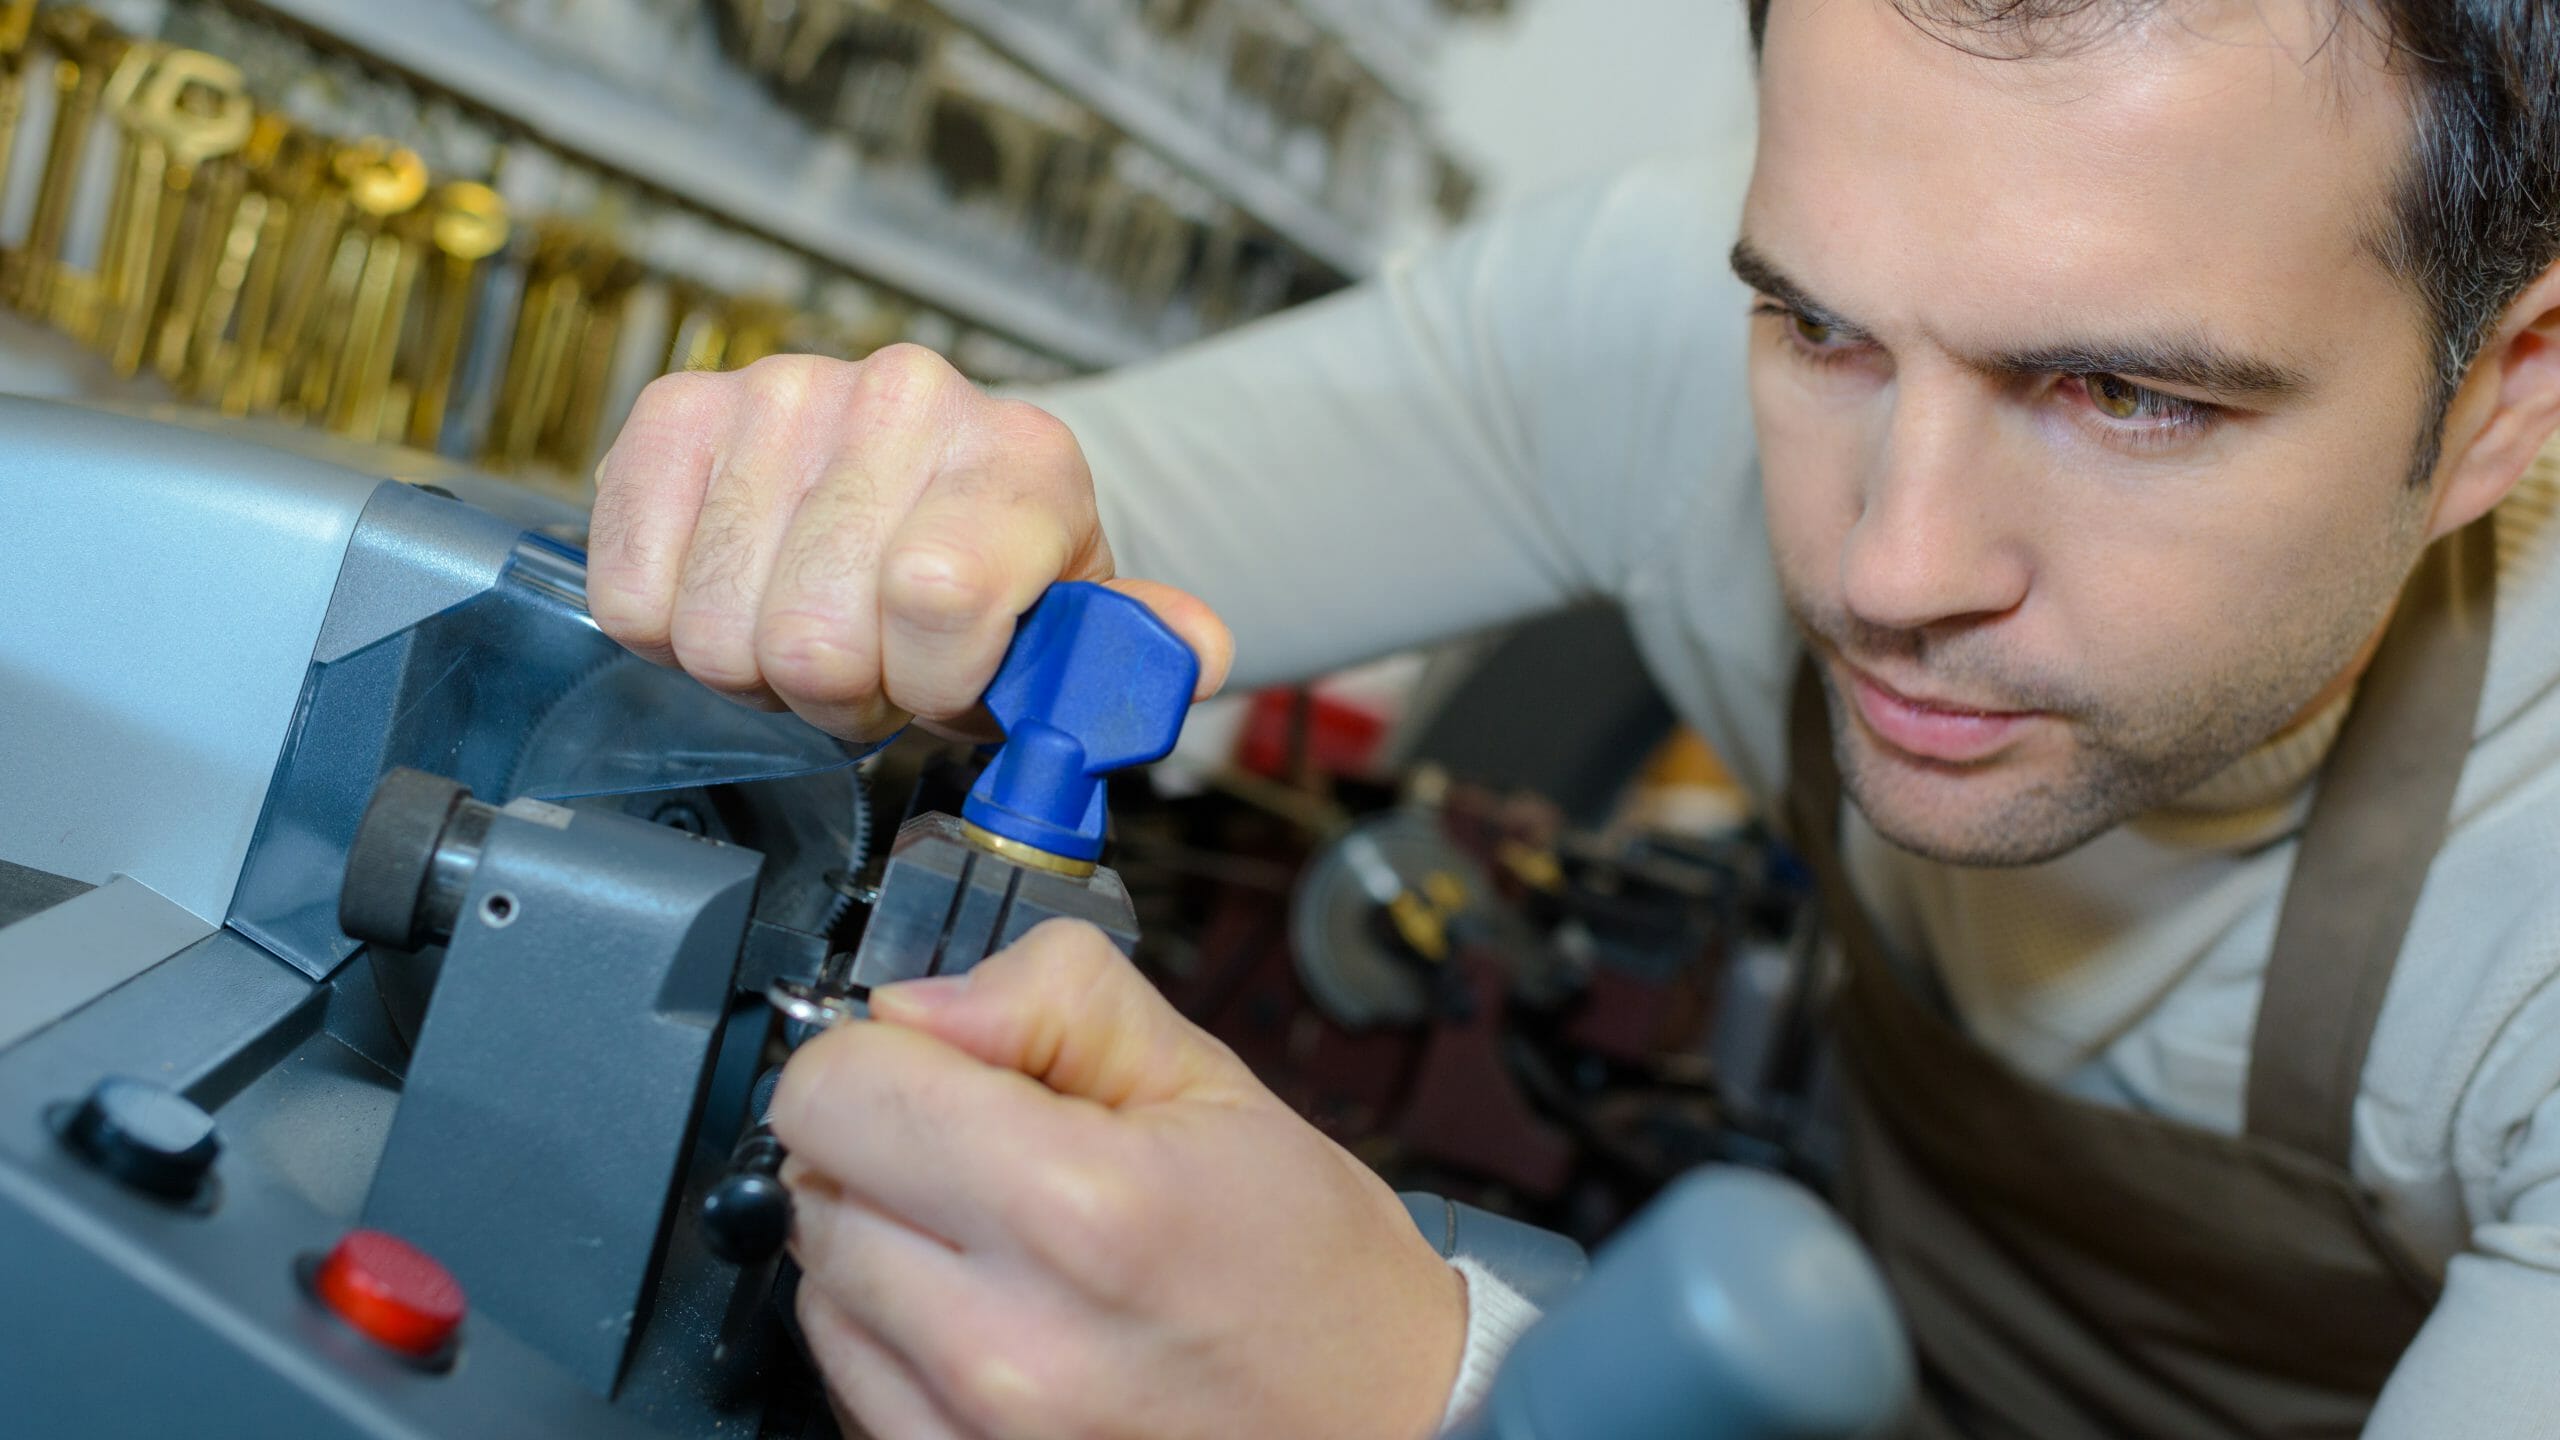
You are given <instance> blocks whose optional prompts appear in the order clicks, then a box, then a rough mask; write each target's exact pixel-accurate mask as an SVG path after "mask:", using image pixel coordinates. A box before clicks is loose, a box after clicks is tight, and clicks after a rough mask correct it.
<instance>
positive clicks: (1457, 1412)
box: [1440, 1256, 1538, 1432]
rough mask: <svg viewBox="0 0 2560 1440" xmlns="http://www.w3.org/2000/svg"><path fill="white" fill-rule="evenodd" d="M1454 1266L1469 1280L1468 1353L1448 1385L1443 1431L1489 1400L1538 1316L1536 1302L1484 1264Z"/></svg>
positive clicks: (1456, 1261)
mask: <svg viewBox="0 0 2560 1440" xmlns="http://www.w3.org/2000/svg"><path fill="white" fill-rule="evenodd" d="M1449 1268H1450V1269H1452V1270H1455V1271H1457V1272H1458V1275H1459V1278H1461V1279H1463V1280H1465V1281H1466V1282H1467V1353H1466V1359H1465V1360H1464V1361H1463V1362H1462V1363H1461V1364H1460V1365H1459V1366H1458V1383H1457V1384H1455V1385H1453V1386H1451V1387H1450V1388H1449V1408H1448V1409H1447V1410H1446V1411H1444V1412H1443V1413H1442V1414H1441V1416H1440V1428H1441V1429H1442V1430H1443V1431H1444V1432H1445V1431H1446V1430H1447V1429H1448V1428H1449V1427H1450V1426H1452V1425H1455V1424H1456V1423H1458V1421H1460V1420H1461V1419H1464V1418H1465V1417H1466V1415H1467V1413H1468V1412H1469V1411H1471V1410H1473V1409H1475V1408H1476V1406H1477V1404H1478V1403H1480V1402H1481V1401H1482V1400H1483V1399H1484V1396H1485V1392H1486V1391H1488V1390H1490V1389H1492V1388H1493V1376H1494V1372H1495V1371H1497V1370H1499V1369H1501V1368H1502V1358H1503V1357H1504V1356H1505V1355H1508V1354H1510V1353H1511V1347H1512V1346H1513V1345H1514V1344H1516V1343H1518V1341H1519V1339H1520V1336H1521V1335H1522V1333H1523V1332H1525V1331H1527V1330H1528V1328H1529V1327H1530V1326H1531V1325H1534V1324H1536V1323H1537V1320H1538V1307H1537V1306H1535V1305H1532V1304H1530V1303H1529V1302H1528V1301H1527V1300H1525V1299H1522V1298H1521V1296H1520V1292H1519V1291H1517V1290H1514V1289H1512V1288H1511V1287H1510V1286H1508V1285H1506V1284H1504V1283H1502V1280H1501V1278H1500V1277H1499V1276H1496V1275H1495V1274H1494V1273H1493V1272H1492V1271H1490V1270H1487V1269H1486V1268H1484V1267H1483V1266H1482V1265H1479V1264H1477V1263H1476V1262H1475V1261H1473V1260H1469V1259H1466V1258H1465V1257H1463V1256H1461V1257H1459V1258H1457V1259H1454V1260H1451V1261H1450V1262H1449Z"/></svg>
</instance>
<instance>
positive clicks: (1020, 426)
mask: <svg viewBox="0 0 2560 1440" xmlns="http://www.w3.org/2000/svg"><path fill="white" fill-rule="evenodd" d="M987 426H988V428H989V429H990V430H992V431H994V432H995V433H996V434H998V435H1000V436H1001V437H1003V439H1004V441H1005V442H1006V449H1007V450H1008V451H1010V452H1012V453H1013V454H1016V455H1023V456H1033V457H1048V456H1056V455H1061V454H1064V455H1081V454H1082V453H1083V452H1082V447H1081V446H1079V445H1078V444H1077V443H1076V436H1075V432H1074V431H1073V430H1070V429H1068V428H1067V422H1066V421H1064V420H1061V419H1059V418H1058V417H1057V416H1055V415H1052V414H1050V413H1049V412H1048V411H1046V410H1043V409H1041V408H1040V407H1039V406H1037V405H1034V404H1032V403H1031V402H1030V401H1028V400H992V401H989V402H988V420H987Z"/></svg>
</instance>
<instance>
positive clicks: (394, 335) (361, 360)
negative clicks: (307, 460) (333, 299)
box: [305, 144, 427, 440]
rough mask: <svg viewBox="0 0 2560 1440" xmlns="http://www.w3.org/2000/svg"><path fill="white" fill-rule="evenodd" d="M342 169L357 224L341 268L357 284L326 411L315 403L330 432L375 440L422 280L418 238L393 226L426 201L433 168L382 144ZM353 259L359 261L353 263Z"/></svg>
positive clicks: (344, 153) (338, 334)
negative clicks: (403, 328)
mask: <svg viewBox="0 0 2560 1440" xmlns="http://www.w3.org/2000/svg"><path fill="white" fill-rule="evenodd" d="M336 166H337V171H338V178H339V179H340V180H342V181H344V182H345V184H346V187H347V199H348V204H349V207H350V211H351V213H352V214H353V216H354V219H355V223H354V224H353V225H352V226H350V227H349V229H348V232H347V236H346V238H345V240H343V241H342V242H341V247H342V248H341V250H340V264H341V265H342V266H343V265H345V264H348V263H352V264H353V265H354V272H353V276H354V285H353V288H352V289H351V290H349V291H347V292H346V294H345V297H344V301H343V303H344V305H345V310H344V314H345V323H344V326H343V328H341V327H340V326H339V325H338V324H337V323H335V321H334V319H333V322H332V324H331V325H330V328H329V334H330V335H331V336H332V337H334V338H336V339H337V341H338V345H339V351H338V357H337V363H336V365H335V366H334V367H333V368H332V371H331V375H330V380H329V387H328V390H327V408H326V409H325V411H324V410H323V409H322V407H321V405H320V404H319V403H317V402H316V400H315V401H313V402H311V403H310V408H311V410H312V412H313V413H315V414H321V415H323V416H324V418H325V419H326V421H327V423H328V425H329V428H331V429H333V430H337V431H340V432H341V433H344V434H348V435H352V436H354V437H356V438H357V439H360V440H372V439H374V438H375V437H377V436H378V435H380V434H381V433H382V429H383V425H384V407H385V402H386V401H387V400H388V399H389V398H390V397H389V394H388V391H389V387H390V384H391V378H392V362H393V361H394V359H395V358H396V357H397V355H398V351H399V345H400V325H401V321H402V319H403V318H404V317H405V316H406V315H407V314H408V311H409V292H410V290H411V289H412V288H413V287H414V286H415V285H416V283H417V276H418V246H417V244H416V243H415V238H414V237H413V236H412V235H411V234H409V233H407V231H406V230H404V228H403V227H401V226H399V225H397V224H395V223H393V222H394V221H396V220H397V219H398V218H399V217H401V216H404V215H407V214H408V213H410V212H411V211H412V210H414V209H416V208H417V205H418V202H419V201H421V200H423V199H425V198H426V194H427V167H426V162H424V161H422V160H420V159H419V158H418V156H417V154H416V152H414V151H410V150H405V149H393V148H390V147H389V146H387V145H381V144H374V145H359V146H350V147H347V148H344V149H341V150H340V151H339V152H338V158H337V161H336ZM349 255H353V256H355V257H356V259H355V260H354V261H353V262H348V261H347V259H346V257H347V256H349ZM335 279H336V277H334V276H333V277H332V281H333V284H334V283H335ZM313 373H315V374H316V373H317V372H316V371H315V372H313ZM305 393H306V395H316V394H317V392H314V391H306V392H305ZM400 408H401V409H403V410H405V409H406V408H407V407H406V405H405V404H404V405H402V406H401V407H400Z"/></svg>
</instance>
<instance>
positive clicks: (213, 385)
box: [154, 114, 293, 398]
mask: <svg viewBox="0 0 2560 1440" xmlns="http://www.w3.org/2000/svg"><path fill="white" fill-rule="evenodd" d="M292 131H293V124H292V122H291V121H289V120H286V119H285V118H284V117H283V116H281V115H273V114H266V115H260V116H258V117H257V119H256V120H255V122H254V123H252V124H251V126H250V128H249V138H248V139H247V140H246V141H245V142H243V143H242V145H241V147H240V156H239V159H238V162H237V163H235V164H233V165H230V166H227V167H225V173H224V179H223V182H222V183H223V185H224V196H223V197H222V198H219V199H217V200H216V201H215V202H214V204H213V205H212V206H211V207H210V209H209V213H208V215H207V218H206V222H205V229H204V232H203V234H202V236H201V238H200V239H199V241H198V244H197V250H198V252H199V258H200V259H201V262H202V264H203V267H204V281H203V285H202V287H201V288H200V289H199V290H197V291H196V292H195V295H194V299H193V301H192V309H191V310H190V309H188V308H185V303H186V302H185V301H184V298H183V297H180V298H178V299H173V300H172V302H171V304H170V307H169V318H168V321H167V323H166V324H165V325H164V326H163V328H162V330H161V332H160V343H159V348H158V352H157V354H156V355H155V357H154V364H156V365H157V366H158V368H159V370H160V373H161V374H162V375H163V376H165V377H167V378H168V379H169V381H170V382H171V383H173V384H175V385H177V386H178V387H179V388H181V389H182V390H185V391H187V392H189V393H192V394H195V395H197V396H200V397H208V398H210V397H212V396H216V395H218V394H219V393H220V391H221V388H222V384H223V381H224V379H225V377H226V376H227V375H228V373H229V369H230V364H231V357H232V356H233V354H234V353H236V351H235V347H234V345H233V342H232V340H231V338H230V336H231V326H232V322H233V320H235V319H236V318H238V317H239V316H240V313H241V302H242V299H243V296H244V294H245V293H246V291H247V289H248V285H249V277H250V274H251V272H252V271H253V270H254V269H255V268H256V265H257V261H258V258H259V248H258V247H259V244H260V242H261V241H262V240H265V239H267V237H268V235H269V231H270V228H271V227H270V225H269V220H270V218H271V217H274V216H276V215H277V213H278V212H277V208H276V207H277V204H278V201H277V199H276V196H275V194H274V190H273V178H272V177H273V174H274V171H275V167H276V165H277V162H278V160H279V158H280V156H281V154H282V152H283V150H284V147H285V142H286V139H287V137H288V136H290V135H291V133H292ZM274 228H277V229H279V230H280V229H281V227H280V226H279V227H274ZM271 248H272V247H271Z"/></svg>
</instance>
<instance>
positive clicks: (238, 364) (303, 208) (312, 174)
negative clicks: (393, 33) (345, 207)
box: [205, 120, 337, 415]
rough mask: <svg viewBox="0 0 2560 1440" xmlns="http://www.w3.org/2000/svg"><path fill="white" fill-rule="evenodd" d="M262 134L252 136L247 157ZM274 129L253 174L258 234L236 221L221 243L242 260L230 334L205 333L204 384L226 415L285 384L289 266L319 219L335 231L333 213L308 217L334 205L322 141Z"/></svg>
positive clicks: (243, 410)
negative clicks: (283, 317)
mask: <svg viewBox="0 0 2560 1440" xmlns="http://www.w3.org/2000/svg"><path fill="white" fill-rule="evenodd" d="M266 133H269V132H265V131H261V132H259V135H253V137H252V139H251V142H250V143H251V147H252V155H253V157H254V156H255V155H256V153H257V147H258V145H259V143H260V135H264V134H266ZM272 134H273V138H274V142H275V149H274V153H273V154H272V155H269V156H267V157H266V158H265V160H264V162H263V163H260V164H257V166H256V169H255V171H254V174H253V178H252V184H253V186H254V191H253V194H254V196H255V198H256V199H258V200H259V201H260V202H261V203H260V204H259V205H258V206H256V207H255V215H256V224H257V231H256V233H255V234H254V235H243V234H241V233H240V230H239V225H238V223H235V225H234V228H233V232H232V235H231V238H230V239H229V240H228V241H227V242H226V244H225V253H226V255H230V254H236V253H238V252H237V251H236V250H235V249H234V248H233V247H244V248H245V250H246V253H247V257H248V258H247V263H246V265H245V267H244V268H243V269H242V270H241V275H240V290H239V301H238V310H237V315H238V318H237V320H236V321H235V322H234V324H233V326H232V331H233V338H231V339H229V340H227V341H226V340H224V339H223V338H222V333H223V332H222V328H221V327H220V326H218V325H215V326H211V328H210V331H209V333H210V335H211V337H212V339H211V340H210V342H209V343H210V345H211V347H212V348H211V349H210V351H209V352H208V354H207V358H206V361H205V383H206V384H207V385H208V386H210V387H213V388H215V389H217V390H218V393H219V394H220V397H221V408H222V413H224V414H226V415H246V414H248V413H249V412H250V411H252V410H253V409H265V408H267V407H268V406H270V405H272V404H273V403H274V396H275V394H276V392H277V391H278V390H279V389H281V387H282V384H283V378H282V376H283V357H282V355H281V353H280V343H281V342H280V341H279V339H278V337H280V336H284V335H287V334H289V333H290V332H288V331H285V330H284V329H283V328H282V326H281V325H280V324H279V314H278V312H279V310H280V308H281V306H282V305H283V303H284V302H285V301H286V300H287V299H288V298H289V297H288V296H287V295H286V294H285V293H284V292H285V291H286V290H288V289H289V288H291V287H289V286H287V284H286V283H285V276H286V274H287V267H288V265H289V264H290V263H291V262H292V261H293V260H294V259H295V257H296V256H297V254H299V253H301V252H302V251H306V250H309V249H310V248H312V247H311V246H310V244H309V243H308V242H309V241H310V240H311V238H312V237H311V235H310V234H309V233H308V232H310V231H312V230H314V229H315V228H316V227H317V226H318V225H321V224H325V225H326V226H327V228H328V230H329V232H330V234H332V235H334V233H335V229H336V225H337V221H336V219H335V218H334V216H323V217H321V218H320V219H319V220H318V221H316V222H315V220H314V219H313V216H314V212H315V211H316V210H318V209H321V208H323V207H324V206H325V205H327V204H334V203H337V202H336V200H335V198H334V195H333V194H332V193H331V192H329V191H328V188H327V183H326V175H327V169H328V145H327V143H326V142H325V141H322V140H320V139H318V138H317V137H315V136H312V135H310V134H308V133H306V132H304V131H302V130H300V129H297V128H295V127H294V126H293V125H291V124H290V123H289V122H283V121H281V120H280V121H279V122H278V124H277V127H276V128H275V130H274V131H273V132H272ZM241 208H242V215H243V220H242V221H241V222H239V223H246V217H247V216H248V215H249V214H250V213H252V207H250V206H248V205H247V204H245V203H244V204H243V206H242V207H241ZM217 293H218V292H217Z"/></svg>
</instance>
